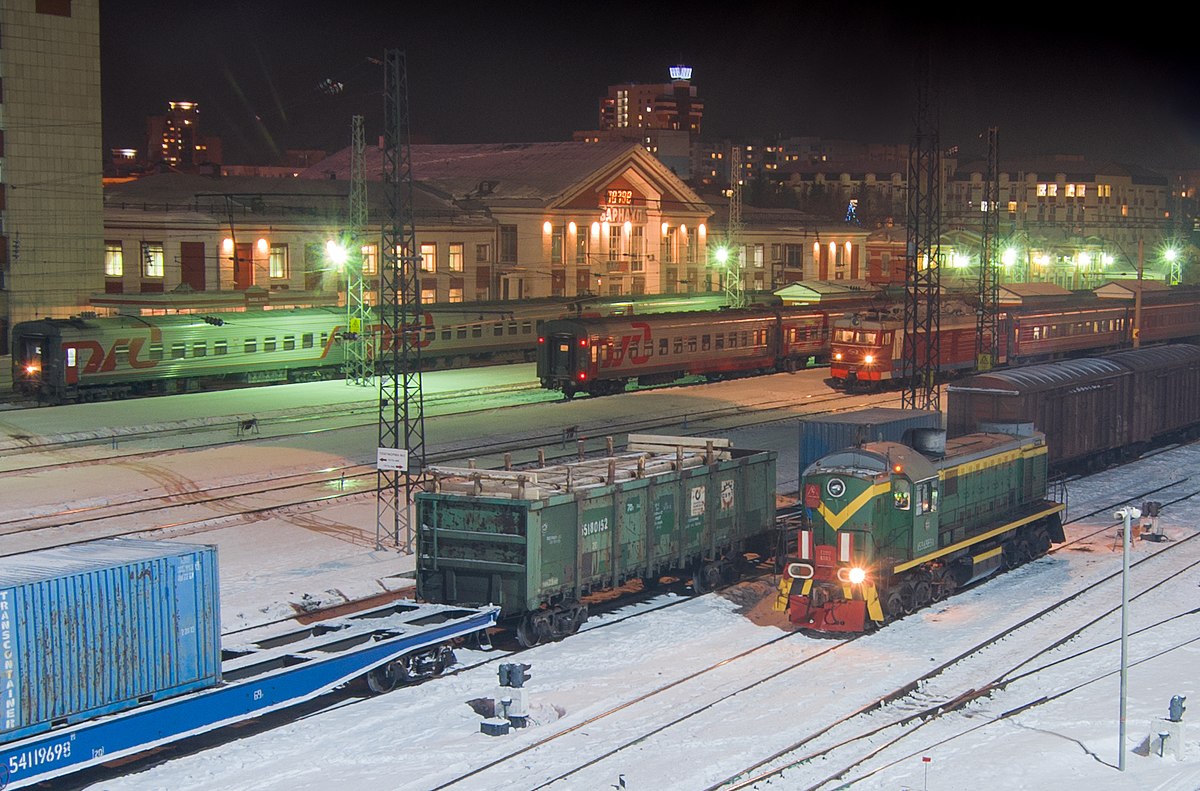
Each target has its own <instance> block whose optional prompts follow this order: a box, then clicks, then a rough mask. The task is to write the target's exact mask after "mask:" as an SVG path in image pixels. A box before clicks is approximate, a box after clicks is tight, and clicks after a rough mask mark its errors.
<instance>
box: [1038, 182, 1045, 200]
mask: <svg viewBox="0 0 1200 791" xmlns="http://www.w3.org/2000/svg"><path fill="white" fill-rule="evenodd" d="M1037 196H1038V197H1039V198H1044V197H1046V185H1045V184H1038V185H1037Z"/></svg>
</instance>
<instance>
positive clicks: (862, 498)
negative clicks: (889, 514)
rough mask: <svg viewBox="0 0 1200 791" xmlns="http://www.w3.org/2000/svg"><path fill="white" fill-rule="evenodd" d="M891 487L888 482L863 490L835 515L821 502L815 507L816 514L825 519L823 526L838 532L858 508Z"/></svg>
mask: <svg viewBox="0 0 1200 791" xmlns="http://www.w3.org/2000/svg"><path fill="white" fill-rule="evenodd" d="M891 487H892V484H891V483H890V482H889V483H877V484H875V485H874V486H870V487H868V488H866V489H863V490H862V491H861V492H859V494H858V497H855V498H854V499H853V500H851V501H850V502H848V503H846V507H845V508H843V509H842V510H841V511H838V512H837V513H834V512H833V511H831V510H830V509H829V508H827V507H826V506H825V501H824V500H822V501H821V504H820V505H819V506H817V513H819V514H820V515H821V516H823V517H824V518H825V524H827V525H829V526H830V527H832V528H833V529H834V530H838V529H840V528H841V526H842V525H844V524H846V521H847V520H848V519H849V518H850V517H852V516H854V514H855V513H856V512H857V511H858V510H859V509H860V508H862V507H863V506H864V505H866V504H867V503H868V502H869V501H870V500H871V499H872V498H874V497H875V496H876V495H878V494H882V493H883V492H886V491H888V490H889V489H891Z"/></svg>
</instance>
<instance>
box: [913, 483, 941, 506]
mask: <svg viewBox="0 0 1200 791" xmlns="http://www.w3.org/2000/svg"><path fill="white" fill-rule="evenodd" d="M937 499H938V491H937V485H936V483H935V482H934V481H925V482H923V483H919V484H917V500H918V503H919V505H920V508H921V511H920V512H921V513H923V514H927V513H929V512H930V511H936V510H937Z"/></svg>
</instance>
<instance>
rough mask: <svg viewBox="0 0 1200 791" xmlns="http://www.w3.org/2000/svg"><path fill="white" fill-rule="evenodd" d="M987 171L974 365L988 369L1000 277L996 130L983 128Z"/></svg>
mask: <svg viewBox="0 0 1200 791" xmlns="http://www.w3.org/2000/svg"><path fill="white" fill-rule="evenodd" d="M987 145H988V154H987V172H986V173H985V174H984V177H983V200H982V201H981V202H980V208H981V209H982V210H983V233H982V234H980V239H981V242H982V244H981V246H980V250H979V293H978V298H979V307H978V309H977V314H976V315H977V317H978V321H977V322H976V328H975V362H976V364H975V367H976V368H977V369H979V370H980V371H990V370H991V368H992V366H993V365H995V364H996V358H997V356H998V355H999V351H1000V333H999V329H1000V279H999V273H1000V270H999V266H998V264H999V260H998V256H997V254H996V251H997V247H998V245H999V241H1000V164H999V132H998V131H997V129H996V127H994V126H993V127H990V128H989V129H988V130H987Z"/></svg>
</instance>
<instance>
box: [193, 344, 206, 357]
mask: <svg viewBox="0 0 1200 791" xmlns="http://www.w3.org/2000/svg"><path fill="white" fill-rule="evenodd" d="M207 355H208V344H207V343H205V342H204V341H196V342H195V343H193V344H192V356H193V357H205V356H207Z"/></svg>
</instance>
